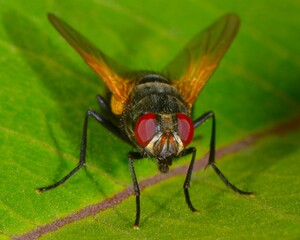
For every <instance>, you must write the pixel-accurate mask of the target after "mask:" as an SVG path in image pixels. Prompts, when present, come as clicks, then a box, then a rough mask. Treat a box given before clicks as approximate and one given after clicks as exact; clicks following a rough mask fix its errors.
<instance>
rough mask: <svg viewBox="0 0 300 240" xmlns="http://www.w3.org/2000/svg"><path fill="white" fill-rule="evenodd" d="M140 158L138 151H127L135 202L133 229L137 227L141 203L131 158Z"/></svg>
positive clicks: (141, 156)
mask: <svg viewBox="0 0 300 240" xmlns="http://www.w3.org/2000/svg"><path fill="white" fill-rule="evenodd" d="M141 158H143V155H142V154H141V153H138V152H130V153H128V161H129V168H130V173H131V178H132V183H133V189H134V194H135V202H136V215H135V222H134V225H133V228H134V229H139V223H140V215H141V205H140V188H139V184H138V181H137V179H136V174H135V171H134V166H133V160H138V159H141Z"/></svg>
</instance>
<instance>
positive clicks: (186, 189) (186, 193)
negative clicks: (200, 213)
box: [180, 147, 197, 212]
mask: <svg viewBox="0 0 300 240" xmlns="http://www.w3.org/2000/svg"><path fill="white" fill-rule="evenodd" d="M188 154H192V160H191V163H190V166H189V169H188V171H187V174H186V177H185V181H184V184H183V191H184V196H185V201H186V203H187V205H188V207H189V209H191V211H192V212H197V209H196V208H194V206H193V204H192V202H191V199H190V194H189V187H190V182H191V177H192V172H193V168H194V162H195V156H196V148H194V147H191V148H188V149H186V150H185V151H184V152H183V153H182V154H181V156H180V157H183V156H186V155H188Z"/></svg>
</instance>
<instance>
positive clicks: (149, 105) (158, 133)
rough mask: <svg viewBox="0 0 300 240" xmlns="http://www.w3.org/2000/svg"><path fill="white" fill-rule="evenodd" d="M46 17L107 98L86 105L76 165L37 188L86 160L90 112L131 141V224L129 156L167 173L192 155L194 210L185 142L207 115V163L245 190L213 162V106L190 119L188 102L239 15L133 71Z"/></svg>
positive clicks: (226, 45)
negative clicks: (169, 57) (150, 66)
mask: <svg viewBox="0 0 300 240" xmlns="http://www.w3.org/2000/svg"><path fill="white" fill-rule="evenodd" d="M48 18H49V20H50V22H51V23H52V25H53V26H54V27H55V28H56V30H57V31H58V32H59V33H60V34H61V35H62V36H63V37H64V38H65V40H66V41H67V42H68V43H69V44H70V45H71V46H72V47H73V48H74V49H75V50H76V51H77V52H78V53H79V54H80V55H81V57H82V58H83V59H84V60H85V62H86V63H87V64H88V65H89V66H90V67H91V68H92V69H93V70H94V71H95V72H96V73H97V75H98V76H99V77H100V79H101V80H102V81H103V82H104V83H105V85H106V86H107V88H108V89H109V91H110V93H111V97H110V99H108V100H107V99H106V98H104V97H102V96H97V100H98V103H99V106H100V108H101V110H102V114H99V113H98V112H96V111H94V110H88V111H87V112H86V115H85V120H84V125H83V135H82V143H81V150H80V160H79V163H78V165H77V166H76V167H75V168H74V169H73V170H72V171H71V172H70V173H69V174H67V175H66V176H65V177H63V178H62V179H61V180H59V181H58V182H56V183H54V184H52V185H49V186H46V187H42V188H38V189H37V191H38V192H44V191H47V190H50V189H53V188H55V187H57V186H59V185H61V184H63V183H64V182H65V181H66V180H68V179H69V178H70V177H71V176H73V175H74V174H75V173H76V172H77V171H78V170H79V169H80V168H82V167H83V166H84V165H85V155H86V148H87V128H88V120H89V119H90V117H92V118H94V119H96V120H97V121H98V122H99V123H100V124H101V125H102V126H103V127H105V128H106V129H108V130H109V131H111V132H112V133H113V134H114V135H116V136H117V137H118V138H120V139H122V140H123V141H125V142H127V143H128V144H130V145H131V146H133V147H135V149H136V150H137V151H136V152H129V153H128V161H129V166H130V173H131V177H132V182H133V187H134V192H135V196H136V216H135V222H134V228H136V229H137V228H139V222H140V189H139V184H138V181H137V178H136V174H135V170H134V161H135V160H137V159H142V158H152V159H155V160H156V164H157V167H158V169H159V171H160V172H162V173H166V172H168V170H169V167H170V166H171V165H172V162H173V161H174V160H175V159H177V158H180V157H183V156H186V155H191V162H190V165H189V168H188V171H187V174H186V178H185V181H184V185H183V189H184V195H185V200H186V203H187V205H188V207H189V208H190V210H191V211H192V212H196V211H197V210H196V208H194V206H193V204H192V202H191V200H190V195H189V185H190V181H191V176H192V171H193V166H194V161H195V156H196V148H195V147H188V145H189V144H190V143H191V141H192V139H193V136H194V129H195V128H196V127H198V126H200V125H201V124H202V123H204V122H205V121H206V120H208V119H211V120H212V128H211V138H210V151H209V160H208V165H209V166H211V167H212V168H213V169H214V170H215V172H216V173H217V174H218V176H219V177H220V178H221V180H222V181H223V182H224V183H225V184H226V185H227V186H228V187H229V188H231V189H232V190H233V191H235V192H237V193H239V194H246V195H250V194H252V192H246V191H242V190H240V189H238V188H237V187H235V186H234V185H233V184H231V183H230V182H229V181H228V180H227V178H226V177H225V176H224V175H223V174H222V172H221V171H220V170H219V169H218V168H217V167H216V165H215V140H216V120H215V115H214V113H213V112H212V111H209V112H206V113H204V114H203V115H202V116H200V117H198V118H196V119H195V120H192V119H191V113H192V107H193V104H194V103H195V101H196V99H197V97H198V94H199V93H200V91H201V90H202V89H203V87H204V85H205V84H206V82H207V81H208V79H209V78H210V76H211V75H212V74H213V72H214V70H215V69H216V68H217V66H218V64H219V62H220V61H221V58H222V57H223V55H224V54H225V52H226V51H227V49H228V48H229V46H230V44H231V42H232V41H233V39H234V37H235V35H236V33H237V31H238V27H239V18H238V17H237V16H236V15H235V14H227V15H225V16H223V17H221V18H220V19H219V20H217V21H216V22H215V23H213V24H212V25H211V26H210V27H208V28H207V29H205V30H204V31H202V32H200V33H199V34H198V35H196V36H195V37H194V38H193V39H192V40H191V41H190V42H189V43H188V44H187V45H186V46H185V48H184V49H183V51H182V52H180V53H179V54H178V55H177V56H176V57H175V58H174V60H173V61H171V62H170V63H169V64H168V65H167V66H166V67H165V69H164V70H163V73H165V74H160V73H155V72H151V71H137V72H132V71H130V70H128V69H126V68H125V67H123V66H121V65H120V64H118V63H116V62H114V61H113V60H111V59H110V58H109V57H107V56H106V55H105V54H104V53H103V52H102V51H100V50H99V49H97V48H96V47H95V46H94V45H93V44H92V43H91V42H89V41H88V40H87V39H86V38H85V37H83V36H82V35H81V34H80V33H78V32H77V31H76V30H74V29H73V28H72V27H71V26H69V25H68V24H67V23H65V22H64V21H63V20H61V19H59V18H58V17H56V16H55V15H53V14H48Z"/></svg>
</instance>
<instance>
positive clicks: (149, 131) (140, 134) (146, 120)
mask: <svg viewBox="0 0 300 240" xmlns="http://www.w3.org/2000/svg"><path fill="white" fill-rule="evenodd" d="M155 133H156V116H155V113H146V114H144V115H142V116H141V117H140V118H139V120H138V121H137V124H136V126H135V136H136V139H137V141H138V143H139V144H140V145H141V146H142V147H146V146H147V145H148V143H149V142H150V141H151V140H152V138H153V137H154V136H155Z"/></svg>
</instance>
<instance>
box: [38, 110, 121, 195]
mask: <svg viewBox="0 0 300 240" xmlns="http://www.w3.org/2000/svg"><path fill="white" fill-rule="evenodd" d="M90 116H92V117H93V118H95V119H96V120H97V121H98V122H99V123H101V124H102V125H103V126H104V127H105V128H107V129H108V130H110V131H111V132H112V133H114V134H115V135H116V136H118V137H120V138H121V133H120V131H119V129H118V128H117V127H116V126H115V125H113V124H112V123H111V122H109V121H107V120H106V119H104V118H103V117H102V116H100V115H99V114H98V113H96V112H95V111H93V110H88V111H87V112H86V115H85V119H84V124H83V133H82V139H81V149H80V158H79V162H78V164H77V166H76V167H75V168H74V169H73V170H72V171H71V172H69V173H68V174H67V175H66V176H64V177H63V178H62V179H60V180H59V181H58V182H56V183H54V184H52V185H49V186H46V187H41V188H38V189H37V190H36V191H37V192H38V193H40V192H45V191H47V190H50V189H53V188H56V187H58V186H59V185H61V184H63V183H64V182H65V181H67V180H68V179H69V178H70V177H72V176H73V175H74V174H75V173H76V172H78V170H79V169H80V168H82V167H83V166H84V165H85V154H86V147H87V129H88V120H89V117H90Z"/></svg>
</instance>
